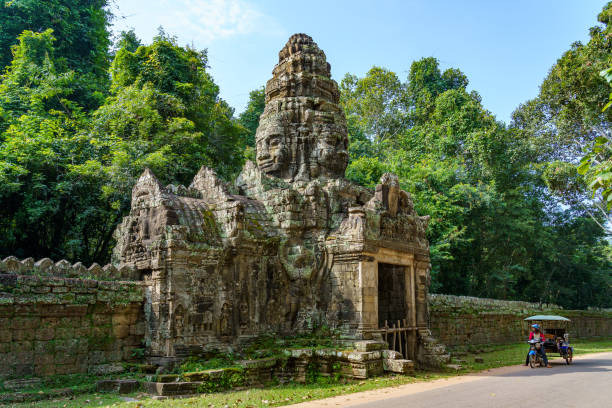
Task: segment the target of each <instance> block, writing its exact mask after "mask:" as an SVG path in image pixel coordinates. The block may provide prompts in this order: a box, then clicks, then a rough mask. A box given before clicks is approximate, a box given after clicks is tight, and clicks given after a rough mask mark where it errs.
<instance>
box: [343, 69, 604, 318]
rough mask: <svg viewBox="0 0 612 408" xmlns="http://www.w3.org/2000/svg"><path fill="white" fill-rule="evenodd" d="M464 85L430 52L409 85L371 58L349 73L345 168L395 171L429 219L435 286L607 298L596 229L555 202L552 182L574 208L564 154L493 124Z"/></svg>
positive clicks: (549, 297) (362, 177)
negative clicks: (360, 72) (558, 156)
mask: <svg viewBox="0 0 612 408" xmlns="http://www.w3.org/2000/svg"><path fill="white" fill-rule="evenodd" d="M467 84H468V81H467V78H466V77H465V75H464V74H462V73H461V72H460V71H459V70H456V69H449V70H446V71H445V72H441V71H440V69H439V68H438V62H437V61H436V60H435V59H434V58H425V59H422V60H420V61H416V62H415V63H413V65H412V67H411V70H410V73H409V74H408V79H407V81H406V82H404V83H402V82H401V81H400V80H399V78H398V77H397V76H396V75H395V74H394V73H393V72H391V71H388V70H386V69H383V68H377V67H374V68H373V69H372V70H370V71H369V72H368V73H367V74H366V76H365V77H364V78H357V77H355V76H352V75H347V76H346V77H345V78H344V80H343V81H342V84H341V87H340V88H341V92H342V94H341V102H342V105H343V107H344V109H345V112H346V115H347V124H348V129H349V139H350V145H349V150H350V155H351V161H350V163H349V166H348V169H347V173H346V175H347V177H348V178H349V179H352V180H354V181H356V182H358V183H360V184H362V185H365V186H369V187H373V186H374V185H375V184H376V183H377V182H378V179H379V177H380V175H381V174H382V173H384V172H388V171H390V172H394V173H396V174H397V175H398V176H399V178H400V184H401V186H402V188H404V189H405V190H406V191H408V192H410V194H411V195H412V198H413V200H414V202H415V208H416V209H417V211H418V213H419V214H422V215H423V214H427V215H430V216H431V220H430V224H429V228H428V237H429V240H430V245H431V246H430V250H431V259H432V267H433V269H432V290H434V291H437V292H440V293H449V294H458V295H472V296H481V297H494V298H500V299H525V300H531V301H543V302H552V303H559V304H562V305H564V306H568V307H585V306H587V305H606V304H609V301H608V300H606V296H609V294H610V289H609V288H610V286H609V270H610V259H609V257H608V256H607V254H606V251H605V248H607V243H606V242H605V240H604V239H603V238H604V237H603V234H602V231H601V230H598V228H597V225H596V223H595V222H594V221H593V220H591V219H589V218H585V217H587V215H586V214H585V212H584V211H583V210H580V209H578V210H577V209H576V208H575V207H571V208H570V209H564V208H563V207H561V206H559V205H558V199H557V198H556V197H555V196H554V195H551V193H550V189H548V188H547V187H549V188H553V187H555V186H556V185H559V184H561V183H563V184H564V186H565V188H566V190H568V189H569V188H570V187H571V188H573V194H574V197H576V198H575V199H574V203H575V205H576V206H578V205H579V202H578V201H577V197H581V195H580V194H581V193H583V187H582V186H581V185H580V177H577V174H576V171H575V170H574V171H572V170H571V169H569V168H568V167H567V166H565V165H563V163H562V162H561V161H556V162H548V161H546V160H543V159H539V158H538V154H539V152H538V151H537V150H536V148H535V147H534V146H535V144H536V142H538V143H542V142H543V141H542V140H540V139H539V138H538V136H534V135H532V134H530V133H529V132H528V131H526V130H525V129H520V128H510V129H508V128H506V127H505V126H504V125H503V124H500V123H498V122H497V121H496V120H495V118H494V117H493V116H492V115H491V114H490V113H489V112H487V111H486V110H485V109H484V107H483V106H482V103H481V99H480V96H479V95H478V94H477V93H476V92H467V91H466V89H465V88H466V86H467ZM547 148H548V149H549V150H551V151H552V148H549V147H547ZM544 176H546V178H545V177H544ZM568 179H571V181H572V183H568ZM545 182H547V183H549V184H546V183H545ZM568 233H571V234H573V235H572V238H571V239H570V240H568V239H567V237H566V234H568ZM568 241H569V243H568ZM561 253H564V254H567V253H570V254H572V258H571V259H569V260H568V259H566V258H564V257H561V256H560V255H559V254H561ZM586 288H590V289H588V290H586Z"/></svg>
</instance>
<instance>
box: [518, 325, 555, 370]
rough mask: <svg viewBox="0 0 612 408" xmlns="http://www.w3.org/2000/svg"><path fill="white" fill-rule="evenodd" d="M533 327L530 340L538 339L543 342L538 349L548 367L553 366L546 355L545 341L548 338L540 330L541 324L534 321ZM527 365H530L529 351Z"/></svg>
mask: <svg viewBox="0 0 612 408" xmlns="http://www.w3.org/2000/svg"><path fill="white" fill-rule="evenodd" d="M531 327H532V328H533V331H532V332H531V333H529V340H537V341H540V342H541V343H542V345H541V347H540V348H539V349H538V350H537V351H538V353H540V355H541V356H542V361H544V365H545V366H546V367H548V368H552V366H551V365H550V364H548V357H546V351H545V350H544V342H545V341H546V338H545V337H544V334H543V333H542V332H540V325H539V324H537V323H534V324H532V325H531ZM525 365H529V353H527V359H526V360H525Z"/></svg>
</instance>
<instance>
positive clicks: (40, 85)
mask: <svg viewBox="0 0 612 408" xmlns="http://www.w3.org/2000/svg"><path fill="white" fill-rule="evenodd" d="M56 43H57V42H56V40H55V38H54V36H53V32H52V31H51V30H47V31H45V32H42V33H33V32H30V31H25V32H24V33H23V34H21V35H20V36H19V43H18V45H17V46H15V47H14V50H13V54H14V59H13V61H12V63H11V65H10V66H9V67H8V68H7V70H6V73H5V74H4V75H3V76H2V77H1V82H0V141H2V144H1V145H0V181H1V182H2V185H1V186H0V199H1V200H2V203H3V204H4V205H3V206H2V208H1V209H0V231H1V232H2V237H1V238H0V253H3V254H5V255H9V254H12V255H16V256H19V257H26V256H32V257H35V258H42V257H50V258H52V259H61V258H67V259H70V260H75V261H76V260H80V261H82V262H83V263H85V264H89V263H92V262H98V263H101V264H104V263H107V262H108V260H109V255H110V250H111V248H112V246H113V239H112V232H113V230H114V228H115V227H116V225H117V223H118V222H119V220H120V219H121V217H122V216H123V215H124V214H125V213H126V212H127V211H128V210H129V200H130V196H131V194H130V192H131V188H132V186H133V184H134V182H135V180H136V178H137V177H138V176H139V175H140V174H141V173H142V171H143V170H144V168H145V167H149V168H151V169H152V170H153V171H154V172H155V173H156V174H157V176H158V177H159V178H160V179H161V180H162V182H164V183H180V184H188V183H189V182H190V180H191V178H192V177H193V175H194V174H195V173H196V172H197V171H198V169H199V168H200V166H202V165H208V166H211V167H213V168H215V169H216V170H217V172H218V173H219V174H220V175H222V176H225V177H228V178H229V177H232V176H233V175H234V174H236V173H237V171H238V169H239V168H240V166H241V164H242V161H243V156H242V153H241V151H240V149H239V147H238V145H239V143H238V140H239V139H240V138H241V137H242V135H243V133H244V130H243V128H242V127H241V126H239V125H238V124H236V123H235V122H234V120H233V118H232V116H233V110H232V109H231V108H230V107H229V106H228V105H227V104H226V103H225V102H224V101H223V100H221V99H220V98H219V97H218V94H219V89H218V87H217V85H216V84H215V83H214V82H213V80H212V78H211V77H210V75H209V74H208V73H207V72H206V60H207V59H206V53H205V52H202V51H195V50H192V49H190V48H188V47H180V46H178V45H177V44H176V41H175V40H174V39H173V38H169V37H167V36H165V35H164V34H160V36H158V37H156V38H155V39H154V41H153V43H152V44H151V45H149V46H142V45H138V44H140V42H139V40H138V39H137V38H135V36H133V33H132V34H130V33H127V34H124V35H123V37H122V40H121V41H120V42H119V43H120V44H122V45H123V48H121V49H120V50H119V51H118V52H117V53H116V57H115V60H114V61H113V64H112V67H111V72H112V82H111V84H110V96H108V97H107V98H106V100H104V99H103V97H102V93H100V92H98V91H97V89H96V88H95V87H93V88H92V87H88V85H87V83H88V78H89V76H88V75H89V74H81V73H79V72H77V71H74V70H66V69H62V68H61V67H62V64H61V63H58V58H57V55H58V53H57V51H56V49H55V48H54V45H55V44H56ZM135 47H136V49H135V50H134V48H135ZM130 50H134V51H130ZM105 92H108V91H105ZM99 105H101V106H100V107H99V108H98V109H96V110H91V109H90V107H91V106H94V107H95V106H99Z"/></svg>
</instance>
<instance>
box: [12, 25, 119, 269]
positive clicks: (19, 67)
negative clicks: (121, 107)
mask: <svg viewBox="0 0 612 408" xmlns="http://www.w3.org/2000/svg"><path fill="white" fill-rule="evenodd" d="M53 43H54V38H53V36H52V33H51V30H47V31H45V32H43V33H33V32H30V31H26V32H24V33H23V34H21V35H20V36H19V43H18V45H17V46H15V47H14V50H13V51H14V59H13V61H12V63H11V65H10V66H9V67H8V68H7V71H6V73H5V75H3V76H2V80H1V83H0V106H1V107H2V110H3V111H4V112H6V115H5V121H4V126H3V129H2V134H1V138H2V141H3V142H2V144H1V145H0V201H1V202H2V206H1V208H0V231H1V234H0V252H2V253H4V254H14V255H17V256H24V257H25V256H33V257H38V258H41V257H45V256H48V257H52V258H55V259H60V258H64V257H66V258H69V259H80V260H82V261H84V262H93V261H94V260H96V261H100V260H101V259H104V258H105V257H106V252H107V251H108V244H109V243H110V241H109V240H107V241H104V239H103V238H102V236H101V235H100V234H99V229H100V228H101V227H102V226H103V225H105V223H106V220H107V219H108V212H107V211H108V207H106V208H105V206H104V203H101V202H100V201H99V200H98V197H99V194H98V193H97V191H98V187H99V186H98V185H96V184H95V183H92V182H91V180H90V179H88V178H85V177H83V175H82V174H79V173H78V172H76V171H75V166H79V165H81V164H83V163H87V162H88V161H90V160H95V159H97V157H98V156H99V154H100V152H99V144H98V143H97V141H96V140H94V139H91V138H90V137H89V136H88V135H87V132H85V131H84V130H86V129H87V128H88V123H89V120H88V118H87V115H86V114H85V113H84V110H83V107H82V106H80V105H79V99H80V90H81V86H82V83H81V80H80V78H79V77H78V75H77V74H76V73H75V72H74V71H63V72H62V71H61V69H59V68H57V65H56V61H55V59H54V55H55V52H54V48H53ZM106 226H107V227H108V225H106Z"/></svg>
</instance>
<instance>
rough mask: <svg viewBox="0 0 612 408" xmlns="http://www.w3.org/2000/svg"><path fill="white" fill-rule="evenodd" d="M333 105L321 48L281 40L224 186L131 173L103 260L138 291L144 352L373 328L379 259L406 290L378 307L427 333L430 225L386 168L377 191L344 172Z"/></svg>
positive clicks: (209, 178)
mask: <svg viewBox="0 0 612 408" xmlns="http://www.w3.org/2000/svg"><path fill="white" fill-rule="evenodd" d="M338 101H339V92H338V86H337V84H336V82H335V81H333V80H332V79H331V75H330V66H329V64H328V63H327V61H326V58H325V54H324V53H323V51H321V50H320V49H319V47H318V46H317V45H316V44H315V43H314V41H313V40H312V38H310V37H309V36H307V35H305V34H296V35H293V36H292V37H291V38H290V39H289V41H288V42H287V44H286V45H285V47H284V48H283V49H282V50H281V51H280V53H279V62H278V64H277V65H276V67H275V68H274V70H273V77H272V79H270V81H268V83H267V86H266V106H265V109H264V112H263V114H262V116H261V119H260V125H259V128H258V129H257V134H256V143H257V146H256V149H257V154H256V163H251V162H247V163H246V164H245V166H244V168H243V170H242V172H241V174H240V175H239V177H238V178H237V180H236V182H235V183H233V184H229V183H226V182H224V181H222V180H220V179H219V178H218V177H217V175H216V174H215V172H214V171H212V170H210V169H207V168H205V167H203V168H202V169H201V170H200V171H199V172H198V174H196V176H195V177H194V179H193V182H192V183H191V185H190V186H189V187H188V188H185V187H182V186H179V187H174V186H167V187H163V186H162V185H161V183H160V182H159V181H158V180H157V178H156V177H155V176H154V175H153V174H152V173H151V172H150V171H149V170H146V171H145V172H144V173H143V175H142V176H141V177H140V179H139V180H138V182H137V183H136V185H135V186H134V188H133V191H132V208H131V211H130V214H129V215H128V216H127V217H125V219H124V220H123V222H122V223H121V225H120V226H119V227H118V228H117V231H116V233H115V237H116V239H117V246H116V248H115V251H114V255H113V260H114V262H115V263H116V264H117V266H118V267H119V268H121V267H123V266H125V265H127V266H129V267H131V268H134V269H135V270H136V271H137V273H136V274H137V275H138V276H141V277H142V279H143V280H144V281H145V282H146V283H147V285H148V288H149V289H148V295H147V304H146V305H145V311H146V316H147V317H146V318H147V334H146V336H147V344H149V345H150V350H149V351H150V353H151V354H152V355H158V356H174V355H179V354H182V353H184V350H190V349H193V348H194V347H204V348H207V347H224V346H228V345H230V344H236V343H239V342H240V341H243V340H246V339H248V338H249V337H252V336H256V335H259V334H262V333H270V332H275V333H278V334H279V335H283V334H285V335H286V334H295V333H296V332H299V331H302V330H308V329H309V328H311V327H313V326H315V325H318V324H325V325H327V326H329V327H332V328H336V329H338V330H342V331H344V332H345V334H347V335H350V336H353V337H356V338H360V337H368V336H371V334H370V333H371V331H372V330H373V329H377V326H378V313H377V310H378V307H379V306H378V305H379V303H377V302H380V301H382V300H381V299H379V295H378V289H379V288H378V278H377V277H378V265H379V263H385V264H391V265H397V266H398V267H397V268H396V269H394V270H397V271H400V272H398V273H401V274H403V275H402V276H401V279H400V280H398V281H401V282H403V283H402V284H403V285H404V289H403V290H395V291H393V293H400V294H402V295H403V294H404V293H409V294H408V296H407V298H406V299H403V300H400V301H398V302H397V303H396V305H404V306H402V307H404V309H401V308H400V309H398V307H396V306H393V305H391V306H389V310H391V311H393V313H395V315H394V316H396V315H397V314H398V313H400V314H402V316H403V315H404V313H405V317H404V318H405V320H406V322H407V323H408V324H410V325H411V326H412V327H414V328H417V327H420V328H426V326H427V322H426V321H424V320H423V316H426V314H427V313H426V312H427V304H426V293H427V287H428V285H429V282H428V280H427V279H428V278H427V276H428V275H427V274H428V271H429V246H428V242H427V238H426V236H425V231H426V228H427V220H428V219H427V217H419V216H418V215H417V214H416V213H415V211H414V208H413V203H412V199H411V197H410V195H409V194H408V193H406V192H404V191H402V190H401V189H400V186H399V182H398V179H397V177H396V176H395V175H393V174H385V175H384V176H383V177H382V178H381V182H380V184H379V185H378V186H377V187H376V191H375V192H373V191H370V190H369V189H366V188H364V187H361V186H358V185H356V184H354V183H351V182H349V181H348V180H346V179H345V178H344V171H345V169H346V166H347V162H348V154H347V144H348V137H347V129H346V120H345V117H344V113H343V111H342V109H341V108H340V106H339V104H338ZM423 265H425V267H423ZM423 274H425V275H423ZM423 276H425V280H423ZM398 279H399V278H398ZM384 290H386V291H387V292H389V293H391V292H390V289H389V288H386V289H384ZM387 292H385V293H387ZM383 297H384V296H383ZM383 306H385V307H387V306H388V305H382V306H381V307H383ZM398 310H399V311H398ZM413 333H414V336H413V342H414V347H413V348H412V349H411V351H409V353H411V354H410V355H409V356H408V357H411V358H414V357H416V355H417V353H416V347H417V342H418V341H419V340H418V337H417V335H416V330H413Z"/></svg>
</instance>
